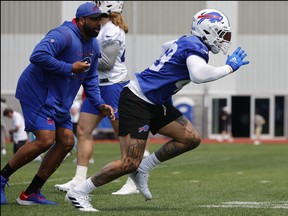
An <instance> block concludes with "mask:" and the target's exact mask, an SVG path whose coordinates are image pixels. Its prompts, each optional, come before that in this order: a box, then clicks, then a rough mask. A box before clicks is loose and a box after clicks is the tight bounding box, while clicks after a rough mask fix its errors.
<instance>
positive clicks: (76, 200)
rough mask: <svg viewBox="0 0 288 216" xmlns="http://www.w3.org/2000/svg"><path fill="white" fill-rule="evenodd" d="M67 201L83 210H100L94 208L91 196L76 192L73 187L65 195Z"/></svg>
mask: <svg viewBox="0 0 288 216" xmlns="http://www.w3.org/2000/svg"><path fill="white" fill-rule="evenodd" d="M65 201H67V202H70V203H71V204H72V205H73V206H74V207H75V208H77V209H78V210H79V211H83V212H97V211H99V210H97V209H95V208H93V206H92V205H91V203H90V201H91V199H90V197H89V196H88V195H81V194H79V193H76V192H75V191H74V190H73V189H71V190H69V191H68V192H67V194H66V196H65Z"/></svg>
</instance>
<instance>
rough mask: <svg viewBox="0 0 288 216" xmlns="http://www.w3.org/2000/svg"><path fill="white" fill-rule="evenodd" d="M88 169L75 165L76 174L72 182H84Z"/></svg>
mask: <svg viewBox="0 0 288 216" xmlns="http://www.w3.org/2000/svg"><path fill="white" fill-rule="evenodd" d="M87 172H88V167H86V166H80V165H77V168H76V174H75V176H74V178H73V179H74V180H76V181H78V182H82V181H85V180H86V178H87Z"/></svg>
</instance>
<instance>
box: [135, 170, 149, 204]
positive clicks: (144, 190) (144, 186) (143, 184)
mask: <svg viewBox="0 0 288 216" xmlns="http://www.w3.org/2000/svg"><path fill="white" fill-rule="evenodd" d="M129 176H130V178H131V179H132V180H133V182H134V183H135V185H136V187H137V188H138V190H139V191H140V193H141V194H142V195H143V196H144V197H145V199H146V200H152V194H151V193H150V191H149V188H148V177H149V174H148V173H142V172H140V171H138V170H136V171H135V172H133V173H130V174H129Z"/></svg>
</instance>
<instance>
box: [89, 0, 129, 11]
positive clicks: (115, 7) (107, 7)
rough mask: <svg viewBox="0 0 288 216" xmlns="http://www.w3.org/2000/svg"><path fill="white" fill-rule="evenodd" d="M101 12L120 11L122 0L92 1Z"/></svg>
mask: <svg viewBox="0 0 288 216" xmlns="http://www.w3.org/2000/svg"><path fill="white" fill-rule="evenodd" d="M94 2H95V3H96V5H97V6H98V7H99V9H100V10H101V11H102V12H103V13H107V14H110V13H112V12H115V13H120V14H121V13H122V11H123V7H124V2H123V1H94Z"/></svg>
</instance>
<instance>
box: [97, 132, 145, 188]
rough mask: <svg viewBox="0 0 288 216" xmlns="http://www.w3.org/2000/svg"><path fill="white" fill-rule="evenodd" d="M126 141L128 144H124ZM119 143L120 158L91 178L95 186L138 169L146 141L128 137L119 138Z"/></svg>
mask: <svg viewBox="0 0 288 216" xmlns="http://www.w3.org/2000/svg"><path fill="white" fill-rule="evenodd" d="M127 140H128V141H129V142H130V144H125V143H127V142H126V141H127ZM119 141H120V143H122V144H121V151H122V158H121V159H120V160H116V161H113V162H111V163H109V164H107V165H105V166H104V167H103V168H102V170H101V171H100V172H98V173H96V174H95V175H94V177H92V178H91V179H92V182H93V184H94V185H95V186H101V185H104V184H107V183H108V182H111V181H113V180H114V179H117V178H119V177H121V176H123V175H125V174H128V173H131V172H134V171H135V170H136V169H137V168H138V166H139V164H140V162H141V160H142V156H143V153H144V150H145V145H146V141H147V140H137V139H131V138H130V137H129V135H128V136H127V137H121V138H119Z"/></svg>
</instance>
